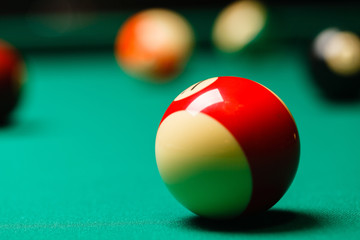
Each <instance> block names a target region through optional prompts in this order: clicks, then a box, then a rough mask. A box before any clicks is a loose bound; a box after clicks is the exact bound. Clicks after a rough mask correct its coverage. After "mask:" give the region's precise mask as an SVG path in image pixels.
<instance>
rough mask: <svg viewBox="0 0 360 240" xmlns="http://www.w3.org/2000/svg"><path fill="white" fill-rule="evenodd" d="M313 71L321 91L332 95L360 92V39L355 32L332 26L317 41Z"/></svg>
mask: <svg viewBox="0 0 360 240" xmlns="http://www.w3.org/2000/svg"><path fill="white" fill-rule="evenodd" d="M310 62H311V70H312V71H311V72H312V75H313V79H314V81H315V83H316V84H317V85H318V87H319V88H320V90H321V92H323V93H324V95H326V96H327V97H330V98H339V99H340V98H349V99H350V98H357V97H359V95H360V39H359V37H358V36H357V35H356V34H355V33H352V32H347V31H340V30H338V29H334V28H329V29H326V30H324V31H322V32H321V33H320V34H319V35H318V36H317V37H316V38H315V40H314V42H313V45H312V49H311V60H310Z"/></svg>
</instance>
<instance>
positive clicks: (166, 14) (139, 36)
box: [115, 9, 194, 82]
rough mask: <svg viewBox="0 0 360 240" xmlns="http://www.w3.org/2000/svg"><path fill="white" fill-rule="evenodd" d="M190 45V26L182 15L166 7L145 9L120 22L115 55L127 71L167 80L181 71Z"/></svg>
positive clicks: (154, 78)
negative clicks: (122, 22) (121, 23)
mask: <svg viewBox="0 0 360 240" xmlns="http://www.w3.org/2000/svg"><path fill="white" fill-rule="evenodd" d="M193 45H194V34H193V30H192V28H191V26H190V24H189V23H188V22H187V21H186V20H185V19H184V18H183V17H182V16H180V15H179V14H177V13H175V12H173V11H170V10H166V9H148V10H145V11H141V12H139V13H137V14H135V15H133V16H132V17H130V18H129V19H128V20H126V21H125V23H124V24H123V25H122V27H121V28H120V30H119V32H118V34H117V37H116V40H115V56H116V59H117V61H118V63H119V65H120V67H121V68H122V69H123V70H124V71H125V72H126V73H128V74H129V75H131V76H134V77H136V78H140V79H144V80H150V81H153V82H166V81H168V80H170V79H172V78H174V77H176V76H177V75H178V74H180V73H181V72H182V70H183V68H184V67H185V65H186V63H187V61H188V59H189V57H190V55H191V53H192V49H193Z"/></svg>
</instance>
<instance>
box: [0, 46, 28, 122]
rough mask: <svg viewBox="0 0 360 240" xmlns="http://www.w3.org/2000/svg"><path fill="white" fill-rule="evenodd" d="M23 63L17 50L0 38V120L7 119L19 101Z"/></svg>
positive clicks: (23, 69)
mask: <svg viewBox="0 0 360 240" xmlns="http://www.w3.org/2000/svg"><path fill="white" fill-rule="evenodd" d="M24 72H25V64H24V62H23V59H22V57H21V55H20V54H19V53H18V51H17V50H16V49H15V48H14V47H13V46H11V45H10V44H9V43H7V42H5V41H3V40H0V121H1V122H4V121H6V120H7V119H8V117H9V115H10V113H11V112H12V111H13V110H14V109H15V107H16V106H17V104H18V102H19V98H20V93H21V88H22V85H23V81H24Z"/></svg>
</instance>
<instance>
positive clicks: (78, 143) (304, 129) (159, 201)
mask: <svg viewBox="0 0 360 240" xmlns="http://www.w3.org/2000/svg"><path fill="white" fill-rule="evenodd" d="M25 59H26V62H27V69H28V76H27V84H26V88H25V92H24V93H25V94H24V97H23V99H22V100H23V101H22V103H21V105H20V106H19V108H18V109H17V112H16V114H15V116H14V119H15V120H14V121H13V122H12V123H11V124H10V125H8V126H4V127H2V128H1V129H0V149H1V157H0V189H1V194H0V238H1V239H133V238H138V239H245V238H246V239H339V238H340V237H344V238H346V239H357V238H358V237H359V236H360V191H359V190H360V178H359V172H360V163H359V160H360V148H359V135H360V102H331V101H328V100H326V99H324V98H323V97H322V96H321V95H319V93H318V91H317V89H316V88H315V87H314V86H313V84H312V82H311V81H310V80H311V79H310V75H309V72H308V70H307V65H306V60H307V59H306V58H305V55H304V50H303V49H302V48H298V47H296V46H291V45H288V46H286V45H285V46H282V47H281V48H276V50H275V48H274V50H269V51H266V52H263V53H262V54H261V55H257V54H256V53H251V54H250V53H248V54H247V53H244V54H243V55H242V56H238V57H236V56H224V55H220V54H218V53H216V52H214V51H213V50H211V49H202V48H198V49H197V50H196V51H195V53H194V55H193V57H192V59H191V61H190V64H189V65H188V67H187V69H186V71H185V72H184V73H183V74H182V75H181V76H180V77H179V78H178V79H176V80H175V81H173V82H170V83H168V84H163V85H156V84H149V83H145V82H141V81H137V80H134V79H132V78H130V77H129V76H127V75H125V74H124V73H123V72H122V71H121V70H120V68H118V66H117V64H116V62H115V59H114V56H113V54H112V52H111V51H104V52H91V51H88V52H77V53H52V54H44V53H43V54H39V53H31V52H29V53H27V54H25ZM218 75H235V76H241V77H246V78H249V79H253V80H256V81H258V82H260V83H262V84H264V85H266V86H267V87H269V88H270V89H272V90H273V91H274V92H275V93H277V94H278V95H279V96H280V97H281V98H282V99H283V100H284V102H285V103H286V104H287V106H288V107H289V109H290V111H291V112H292V113H293V116H294V118H295V120H296V122H297V125H298V128H299V133H300V140H301V159H300V166H299V170H298V174H297V176H296V178H295V181H294V182H293V184H292V186H291V188H290V189H289V191H288V192H287V193H286V195H285V196H284V198H283V199H281V200H280V202H279V203H278V204H277V205H276V206H275V207H274V208H273V209H272V210H270V211H269V212H267V213H266V214H265V215H263V216H260V217H258V218H254V219H247V220H244V221H239V222H235V223H225V224H224V223H211V222H207V221H203V220H202V219H199V218H197V217H195V216H194V215H193V214H192V213H190V212H188V211H187V210H186V209H184V208H183V207H182V206H181V205H180V204H178V203H177V202H176V201H175V200H174V199H173V197H172V196H171V195H170V194H169V193H168V191H167V189H166V188H165V186H164V184H163V183H162V181H161V179H160V176H159V174H158V172H157V168H156V162H155V156H154V141H155V136H156V131H157V127H158V123H159V121H160V119H161V117H162V114H163V113H164V111H165V109H166V107H167V106H168V104H170V102H171V101H172V100H173V98H175V97H176V96H177V94H178V93H180V92H181V91H182V90H183V89H185V88H186V87H188V86H190V85H191V84H193V83H195V82H197V81H200V80H203V79H206V78H209V77H213V76H218Z"/></svg>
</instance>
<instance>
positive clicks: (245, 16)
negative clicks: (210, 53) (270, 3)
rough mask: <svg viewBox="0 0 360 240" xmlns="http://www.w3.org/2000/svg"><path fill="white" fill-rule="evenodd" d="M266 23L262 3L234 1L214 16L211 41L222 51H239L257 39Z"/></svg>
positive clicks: (265, 13)
mask: <svg viewBox="0 0 360 240" xmlns="http://www.w3.org/2000/svg"><path fill="white" fill-rule="evenodd" d="M266 23H267V11H266V8H265V6H264V5H263V4H262V3H260V2H259V1H251V0H242V1H236V2H234V3H232V4H230V5H228V6H227V7H226V8H225V9H224V10H222V11H221V12H220V14H219V16H218V17H217V18H216V20H215V24H214V27H213V32H212V40H213V43H214V45H215V46H216V47H217V48H218V49H219V50H221V51H222V52H226V53H235V52H239V51H240V50H242V49H244V48H245V47H247V46H249V45H251V43H252V42H254V40H255V39H257V37H258V36H259V35H260V33H262V32H263V30H264V28H265V26H266Z"/></svg>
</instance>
